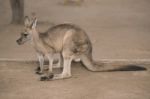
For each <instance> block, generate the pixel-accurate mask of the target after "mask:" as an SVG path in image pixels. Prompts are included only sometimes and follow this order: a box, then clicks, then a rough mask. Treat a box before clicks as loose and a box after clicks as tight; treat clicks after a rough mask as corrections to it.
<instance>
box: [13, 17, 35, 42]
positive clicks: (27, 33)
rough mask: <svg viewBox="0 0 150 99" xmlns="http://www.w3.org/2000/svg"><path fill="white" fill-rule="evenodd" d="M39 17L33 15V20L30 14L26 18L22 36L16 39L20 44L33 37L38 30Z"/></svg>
mask: <svg viewBox="0 0 150 99" xmlns="http://www.w3.org/2000/svg"><path fill="white" fill-rule="evenodd" d="M36 24H37V18H36V17H33V18H32V19H31V20H30V18H29V17H28V16H26V17H25V20H24V30H23V32H22V33H21V35H20V38H19V39H17V40H16V42H17V43H18V44H19V45H22V44H24V43H26V42H27V41H30V40H31V39H32V34H33V32H35V30H36Z"/></svg>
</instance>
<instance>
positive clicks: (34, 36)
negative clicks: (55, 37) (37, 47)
mask: <svg viewBox="0 0 150 99" xmlns="http://www.w3.org/2000/svg"><path fill="white" fill-rule="evenodd" d="M32 40H33V43H38V42H40V36H39V32H37V30H36V29H33V30H32Z"/></svg>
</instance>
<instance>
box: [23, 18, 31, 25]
mask: <svg viewBox="0 0 150 99" xmlns="http://www.w3.org/2000/svg"><path fill="white" fill-rule="evenodd" d="M30 24H31V23H30V18H29V17H28V16H25V18H24V25H25V26H30Z"/></svg>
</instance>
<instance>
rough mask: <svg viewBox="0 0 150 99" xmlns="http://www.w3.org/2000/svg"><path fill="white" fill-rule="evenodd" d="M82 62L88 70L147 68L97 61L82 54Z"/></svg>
mask: <svg viewBox="0 0 150 99" xmlns="http://www.w3.org/2000/svg"><path fill="white" fill-rule="evenodd" d="M82 63H83V64H84V66H85V67H86V68H87V69H88V70H90V71H94V72H96V71H100V72H112V71H143V70H147V69H146V68H144V67H140V66H136V65H113V64H108V63H103V64H102V63H97V62H94V61H93V60H92V58H91V57H87V56H83V57H82Z"/></svg>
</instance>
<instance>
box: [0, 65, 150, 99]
mask: <svg viewBox="0 0 150 99" xmlns="http://www.w3.org/2000/svg"><path fill="white" fill-rule="evenodd" d="M35 65H36V64H33V63H32V64H31V63H15V62H9V63H8V62H0V78H1V80H0V98H1V99H150V94H149V93H150V72H149V68H148V71H138V72H136V71H132V72H109V73H108V72H103V73H102V72H97V73H94V72H90V71H87V70H86V69H85V68H83V66H81V65H80V64H73V65H72V67H73V68H72V74H73V75H72V78H70V79H64V80H55V81H44V82H42V81H39V76H38V75H36V74H35V73H34V72H33V71H34V69H35ZM140 66H143V65H140ZM147 67H149V66H147Z"/></svg>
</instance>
